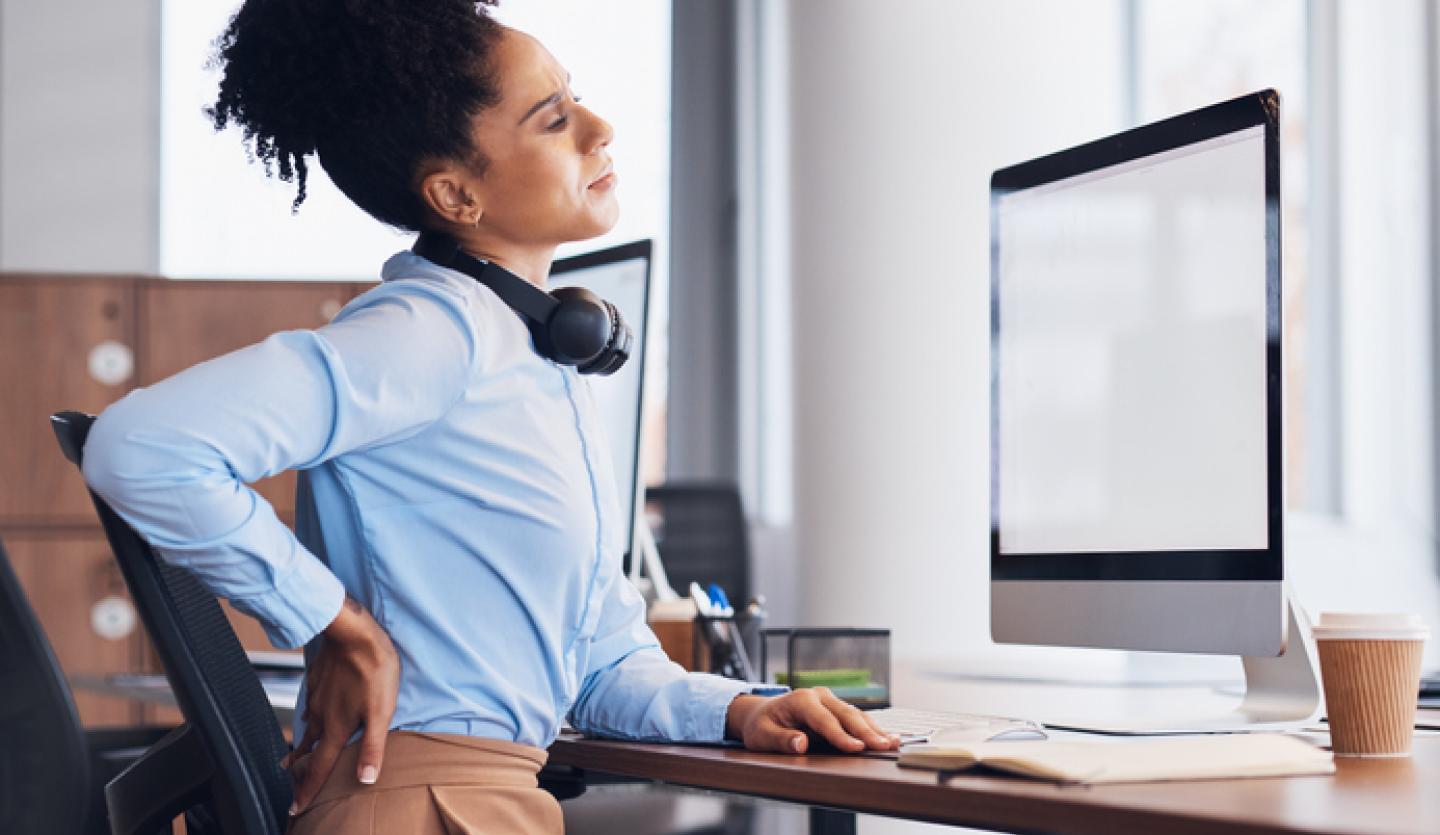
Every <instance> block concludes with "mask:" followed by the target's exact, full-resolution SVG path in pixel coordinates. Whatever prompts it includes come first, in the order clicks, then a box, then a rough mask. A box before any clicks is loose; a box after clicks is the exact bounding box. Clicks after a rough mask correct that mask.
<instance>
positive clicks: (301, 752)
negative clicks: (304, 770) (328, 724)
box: [280, 722, 320, 784]
mask: <svg viewBox="0 0 1440 835" xmlns="http://www.w3.org/2000/svg"><path fill="white" fill-rule="evenodd" d="M319 741H320V723H319V722H308V723H307V724H306V725H305V735H304V736H302V737H300V742H299V743H297V744H296V745H295V747H293V748H291V749H290V753H288V754H286V755H285V757H284V759H282V760H280V767H281V768H289V767H290V766H292V765H294V764H295V761H296V760H298V759H299V758H300V757H303V756H305V755H306V754H308V753H310V749H311V748H313V747H314V746H315V743H317V742H319ZM292 776H293V775H292ZM294 780H295V782H296V783H297V784H298V783H299V782H300V779H299V778H298V777H295V778H294Z"/></svg>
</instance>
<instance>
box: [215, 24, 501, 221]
mask: <svg viewBox="0 0 1440 835" xmlns="http://www.w3.org/2000/svg"><path fill="white" fill-rule="evenodd" d="M496 2H497V0H481V2H474V0H246V2H245V4H244V5H243V6H242V7H241V8H240V10H239V11H237V12H236V13H235V16H234V17H233V18H231V20H230V24H229V26H228V27H226V29H225V32H224V33H223V34H222V35H221V36H220V37H219V38H218V39H217V40H216V42H215V49H216V51H215V55H214V57H213V59H212V64H213V65H215V66H218V67H220V68H221V69H223V73H224V74H223V77H222V79H221V81H220V94H219V97H218V98H217V99H216V101H215V104H214V106H212V107H209V108H206V110H205V113H206V115H207V116H208V117H209V118H210V119H211V120H212V121H213V122H214V124H215V129H216V130H222V129H224V128H225V126H226V125H229V124H232V123H233V124H235V125H238V126H239V127H240V128H241V129H242V130H243V131H244V136H245V144H246V149H247V152H249V153H250V154H251V158H252V159H253V158H256V157H258V158H259V159H260V161H261V162H262V163H263V164H264V166H265V173H266V174H267V175H273V174H274V173H275V172H274V170H273V169H274V168H276V167H278V169H279V176H280V179H281V180H283V181H285V182H292V181H294V182H297V183H298V189H299V193H298V194H297V195H296V197H295V201H294V203H292V204H291V207H290V208H291V211H292V212H295V211H298V210H299V208H300V204H301V203H303V202H304V201H305V178H306V172H307V170H308V166H307V164H306V158H307V157H309V156H310V155H311V154H315V155H316V156H317V158H318V159H319V162H320V164H321V166H323V167H324V169H325V172H326V173H327V174H329V175H330V179H332V180H334V181H335V185H337V186H339V188H340V190H341V191H342V192H344V193H345V196H347V197H349V198H350V199H351V200H353V201H354V202H355V205H357V206H359V207H360V208H362V209H364V210H365V211H366V212H368V213H369V214H370V215H371V216H373V217H374V218H376V219H377V220H379V221H381V222H383V223H388V224H390V225H392V226H395V227H398V228H400V229H403V230H409V231H412V232H418V231H422V230H423V229H425V228H427V227H429V226H431V225H432V221H431V213H430V211H429V208H428V207H427V206H426V204H425V203H424V201H423V200H422V199H421V197H420V194H419V188H418V179H419V175H420V171H421V166H422V165H423V164H425V163H426V162H427V161H432V160H446V159H448V160H460V161H462V162H467V163H469V164H471V165H473V166H475V167H476V169H477V170H480V171H483V170H484V166H485V164H486V161H485V159H484V157H483V155H482V154H481V153H480V151H479V149H477V148H476V147H475V145H474V142H473V141H472V140H471V137H470V127H469V120H470V119H471V118H472V117H473V116H474V115H475V114H476V113H479V112H480V111H482V110H484V109H485V108H487V107H489V106H491V105H493V104H494V103H495V102H496V101H498V100H499V97H500V92H499V86H498V82H497V81H496V79H495V77H494V71H493V67H492V63H493V62H492V53H493V50H494V46H495V43H496V41H497V40H498V38H499V35H500V32H501V26H500V24H499V23H497V22H496V21H495V20H494V19H493V18H491V17H490V15H489V12H488V9H486V8H485V7H486V6H493V5H494V4H495V3H496ZM252 146H253V147H252Z"/></svg>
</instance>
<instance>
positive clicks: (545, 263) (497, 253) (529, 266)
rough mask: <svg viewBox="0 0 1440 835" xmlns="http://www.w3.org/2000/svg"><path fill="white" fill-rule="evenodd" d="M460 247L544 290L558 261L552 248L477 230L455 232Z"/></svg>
mask: <svg viewBox="0 0 1440 835" xmlns="http://www.w3.org/2000/svg"><path fill="white" fill-rule="evenodd" d="M455 240H457V241H459V243H460V248H461V249H463V250H465V251H466V252H468V253H470V254H471V255H473V256H475V257H476V258H479V259H480V260H482V261H489V262H491V263H493V264H497V265H499V266H501V267H504V268H505V269H507V270H509V271H510V272H512V273H514V274H516V275H518V276H520V277H521V278H523V279H525V280H526V281H528V282H530V283H531V284H533V285H535V286H536V287H539V288H540V289H541V290H544V289H545V284H546V282H547V280H548V279H549V277H550V264H551V263H552V262H553V261H554V260H555V247H553V246H525V245H519V244H515V243H511V242H508V241H499V240H495V239H494V238H492V237H490V236H488V235H485V234H483V233H481V232H479V231H478V230H469V231H468V232H460V233H455Z"/></svg>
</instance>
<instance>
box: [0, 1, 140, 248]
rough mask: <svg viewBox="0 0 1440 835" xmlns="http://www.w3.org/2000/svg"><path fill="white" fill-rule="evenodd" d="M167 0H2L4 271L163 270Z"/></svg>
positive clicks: (0, 233) (0, 242)
mask: <svg viewBox="0 0 1440 835" xmlns="http://www.w3.org/2000/svg"><path fill="white" fill-rule="evenodd" d="M159 20H160V0H136V2H124V3H96V2H83V0H43V2H40V1H39V0H0V270H61V271H82V272H83V271H96V272H107V273H114V272H141V273H154V272H156V269H157V256H156V241H157V235H156V228H157V219H156V218H157V211H158V209H157V206H158V196H157V195H158V190H157V189H158V182H159V180H158V160H159V129H158V125H159V90H160V84H159V64H160V53H159Z"/></svg>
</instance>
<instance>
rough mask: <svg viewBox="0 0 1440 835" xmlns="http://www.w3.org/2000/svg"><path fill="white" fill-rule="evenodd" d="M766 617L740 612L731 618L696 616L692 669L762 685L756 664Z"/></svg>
mask: <svg viewBox="0 0 1440 835" xmlns="http://www.w3.org/2000/svg"><path fill="white" fill-rule="evenodd" d="M764 621H765V617H764V616H763V615H757V614H751V613H750V612H747V611H743V610H742V611H739V612H736V613H735V614H734V615H730V616H725V617H722V616H716V615H701V614H697V615H695V629H694V631H693V635H694V638H693V640H692V641H691V662H692V663H691V669H694V670H706V671H708V672H712V673H715V674H717V675H722V676H725V677H726V678H733V679H739V680H740V681H759V680H760V668H759V666H758V664H757V663H756V660H755V659H756V658H757V657H758V656H757V652H758V650H759V648H760V626H761V624H762V623H764Z"/></svg>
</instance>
